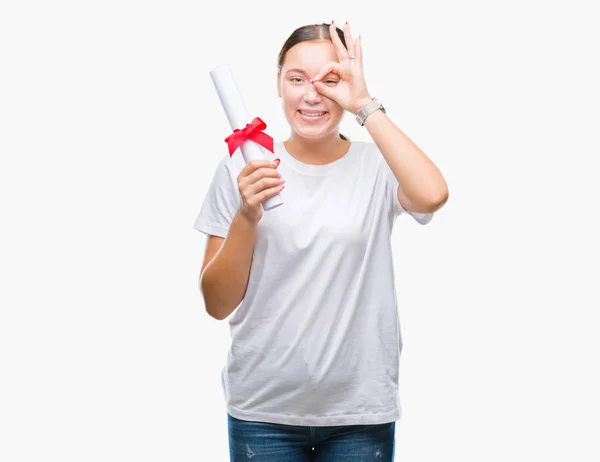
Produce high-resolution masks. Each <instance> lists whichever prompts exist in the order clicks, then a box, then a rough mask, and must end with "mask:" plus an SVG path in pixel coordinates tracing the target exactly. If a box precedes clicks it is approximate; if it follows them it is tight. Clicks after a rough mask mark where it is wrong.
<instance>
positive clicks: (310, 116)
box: [298, 110, 327, 119]
mask: <svg viewBox="0 0 600 462" xmlns="http://www.w3.org/2000/svg"><path fill="white" fill-rule="evenodd" d="M298 113H299V114H300V115H301V116H303V117H305V118H307V119H320V118H321V117H323V116H324V115H325V114H327V111H323V112H316V113H308V112H304V111H301V110H298Z"/></svg>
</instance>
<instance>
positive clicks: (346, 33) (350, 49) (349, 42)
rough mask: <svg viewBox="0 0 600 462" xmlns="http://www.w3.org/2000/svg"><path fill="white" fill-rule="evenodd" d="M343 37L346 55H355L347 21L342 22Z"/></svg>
mask: <svg viewBox="0 0 600 462" xmlns="http://www.w3.org/2000/svg"><path fill="white" fill-rule="evenodd" d="M344 39H345V40H346V48H347V49H348V56H356V53H355V51H356V50H355V49H354V40H352V34H351V33H350V25H349V24H348V22H346V24H344Z"/></svg>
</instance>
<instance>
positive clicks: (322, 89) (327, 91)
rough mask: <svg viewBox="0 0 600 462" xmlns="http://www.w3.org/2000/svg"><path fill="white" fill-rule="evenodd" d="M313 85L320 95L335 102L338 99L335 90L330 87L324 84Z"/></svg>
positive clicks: (315, 83) (314, 83)
mask: <svg viewBox="0 0 600 462" xmlns="http://www.w3.org/2000/svg"><path fill="white" fill-rule="evenodd" d="M313 85H314V86H315V89H316V90H317V91H318V92H319V94H321V95H323V96H325V97H327V98H329V99H332V100H334V101H335V99H336V98H335V97H334V90H333V88H331V87H329V86H328V85H325V84H324V83H323V82H313Z"/></svg>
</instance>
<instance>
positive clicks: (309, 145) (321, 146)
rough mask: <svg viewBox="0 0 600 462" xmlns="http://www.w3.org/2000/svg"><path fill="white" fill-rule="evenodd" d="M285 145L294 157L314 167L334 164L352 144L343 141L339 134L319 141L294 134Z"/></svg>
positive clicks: (318, 139)
mask: <svg viewBox="0 0 600 462" xmlns="http://www.w3.org/2000/svg"><path fill="white" fill-rule="evenodd" d="M283 144H284V146H285V149H286V151H287V152H289V153H290V155H291V156H292V157H294V158H296V159H298V160H299V161H300V162H304V163H305V164H312V165H324V164H328V163H330V162H334V161H336V160H337V159H339V158H341V157H343V156H344V155H345V154H346V152H347V151H348V149H349V147H350V142H349V141H346V140H343V139H341V138H340V134H339V133H338V132H335V133H333V134H331V135H328V136H327V137H324V138H317V139H310V138H302V137H300V136H298V135H297V134H296V133H292V135H291V136H290V138H289V139H288V140H287V141H284V142H283Z"/></svg>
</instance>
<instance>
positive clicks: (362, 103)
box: [350, 96, 373, 115]
mask: <svg viewBox="0 0 600 462" xmlns="http://www.w3.org/2000/svg"><path fill="white" fill-rule="evenodd" d="M371 101H373V99H372V98H371V97H370V96H365V97H363V98H360V99H358V100H357V101H356V103H355V104H354V105H353V106H352V107H351V108H350V112H351V113H352V114H354V115H357V114H358V113H359V112H360V110H361V109H362V108H363V107H365V106H366V105H367V104H369V103H370V102H371Z"/></svg>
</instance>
